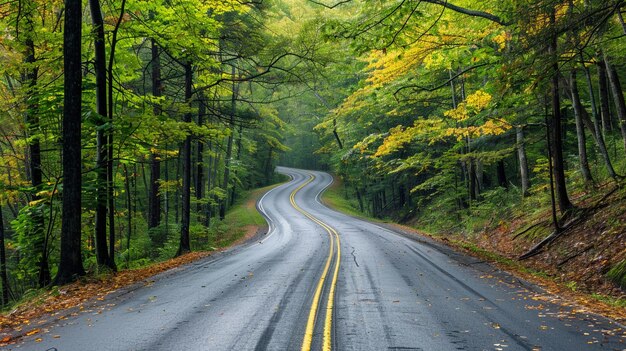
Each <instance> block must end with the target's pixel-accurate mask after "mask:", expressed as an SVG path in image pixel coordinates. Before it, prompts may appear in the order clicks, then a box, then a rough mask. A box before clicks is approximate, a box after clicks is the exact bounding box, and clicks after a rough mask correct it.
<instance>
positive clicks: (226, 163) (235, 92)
mask: <svg viewBox="0 0 626 351" xmlns="http://www.w3.org/2000/svg"><path fill="white" fill-rule="evenodd" d="M235 73H236V69H235V66H233V68H232V72H231V74H232V77H233V78H235ZM238 93H239V84H238V83H237V82H233V91H232V98H231V110H230V121H229V124H228V128H229V129H230V136H229V137H228V145H227V146H226V156H225V157H224V181H223V183H222V184H223V186H224V192H225V193H226V197H225V198H224V199H223V200H222V201H221V202H220V220H224V218H225V217H226V205H227V204H228V194H229V191H228V183H229V181H230V178H229V177H230V161H231V160H230V159H231V157H232V153H233V138H234V137H235V135H234V134H235V114H236V113H237V95H238Z"/></svg>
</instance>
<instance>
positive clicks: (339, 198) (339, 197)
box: [322, 177, 385, 222]
mask: <svg viewBox="0 0 626 351" xmlns="http://www.w3.org/2000/svg"><path fill="white" fill-rule="evenodd" d="M345 194H346V189H345V187H344V186H343V183H342V182H341V180H340V179H339V178H337V177H334V182H333V184H332V185H331V186H330V187H328V189H326V191H324V193H323V194H322V202H323V203H324V204H326V205H327V206H328V207H330V208H333V209H335V210H337V211H340V212H343V213H345V214H347V215H350V216H354V217H359V218H364V219H367V220H369V221H375V222H385V221H383V220H381V219H379V218H374V217H370V216H368V215H367V214H366V213H363V212H361V211H360V210H359V202H358V201H357V200H355V199H352V198H347V197H346V195H345Z"/></svg>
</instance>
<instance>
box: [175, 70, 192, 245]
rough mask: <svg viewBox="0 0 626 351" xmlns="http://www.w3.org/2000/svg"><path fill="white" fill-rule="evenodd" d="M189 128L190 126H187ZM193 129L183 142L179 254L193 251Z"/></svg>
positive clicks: (188, 79)
mask: <svg viewBox="0 0 626 351" xmlns="http://www.w3.org/2000/svg"><path fill="white" fill-rule="evenodd" d="M192 67H193V66H192V63H191V61H188V62H186V64H185V67H184V68H185V103H186V104H187V105H188V108H189V111H187V112H185V114H184V116H183V122H185V123H191V117H192V116H191V102H192V100H191V99H192V96H193V95H192V93H193V91H192V89H193V70H192ZM187 127H188V128H189V126H187ZM191 139H192V135H191V130H189V131H188V132H187V135H186V136H185V141H184V142H183V148H182V156H183V188H182V208H181V211H182V213H181V224H180V243H179V246H178V252H177V253H176V255H177V256H180V255H182V254H184V253H187V252H189V251H191V244H190V240H189V226H190V220H191V214H190V211H191V173H192V172H193V171H194V170H193V169H192V166H191Z"/></svg>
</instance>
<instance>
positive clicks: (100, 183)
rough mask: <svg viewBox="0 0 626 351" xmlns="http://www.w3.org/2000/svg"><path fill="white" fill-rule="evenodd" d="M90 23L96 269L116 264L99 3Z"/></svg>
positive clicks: (94, 1) (91, 3)
mask: <svg viewBox="0 0 626 351" xmlns="http://www.w3.org/2000/svg"><path fill="white" fill-rule="evenodd" d="M89 8H90V10H91V21H92V23H93V37H94V48H95V59H94V68H95V73H96V112H97V113H98V119H97V120H98V127H97V130H96V139H97V140H96V144H97V146H96V147H97V151H96V156H97V160H96V174H97V181H96V218H95V239H96V240H95V241H96V257H97V260H98V264H99V265H105V266H108V267H110V268H114V267H115V264H114V263H113V262H112V261H111V258H110V256H109V247H108V245H107V196H108V185H109V183H108V182H107V158H108V148H107V136H106V128H107V123H108V121H107V119H108V113H107V106H108V101H107V68H106V54H105V42H104V21H103V19H102V11H101V8H100V1H99V0H89Z"/></svg>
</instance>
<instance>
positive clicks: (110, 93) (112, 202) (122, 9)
mask: <svg viewBox="0 0 626 351" xmlns="http://www.w3.org/2000/svg"><path fill="white" fill-rule="evenodd" d="M125 8H126V0H122V3H121V6H120V15H119V17H118V18H117V22H116V23H115V28H114V29H113V31H112V33H111V52H110V54H109V67H108V72H109V91H108V96H107V98H108V100H109V108H108V111H107V112H108V113H109V135H108V138H107V149H108V150H107V151H108V152H107V156H108V157H107V184H108V185H107V186H108V194H107V195H108V196H107V197H108V207H109V260H110V262H111V263H110V265H109V267H111V269H113V270H116V267H115V189H114V186H115V179H114V178H113V107H114V101H113V82H114V81H115V80H114V78H113V65H114V63H115V49H116V47H117V33H118V31H119V28H120V24H121V23H122V20H123V18H124V14H125V13H126V12H125Z"/></svg>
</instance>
